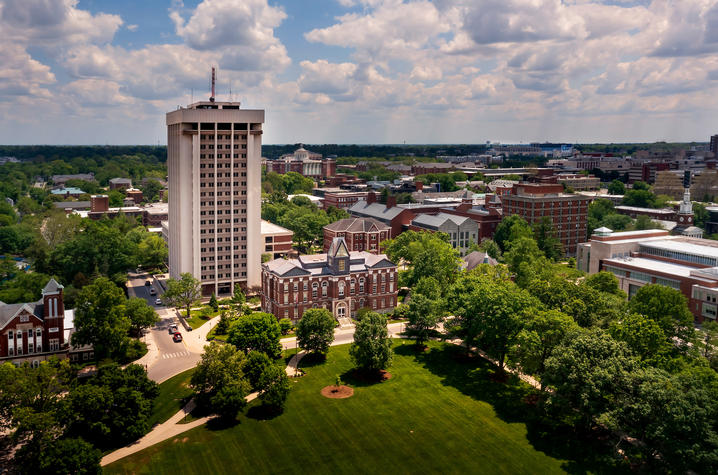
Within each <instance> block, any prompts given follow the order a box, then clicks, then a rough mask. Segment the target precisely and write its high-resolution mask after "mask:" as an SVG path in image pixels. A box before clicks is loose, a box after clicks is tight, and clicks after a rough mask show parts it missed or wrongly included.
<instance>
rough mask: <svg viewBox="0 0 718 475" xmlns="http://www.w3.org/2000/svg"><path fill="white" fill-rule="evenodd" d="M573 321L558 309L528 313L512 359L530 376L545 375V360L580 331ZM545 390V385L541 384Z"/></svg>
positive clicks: (512, 352)
mask: <svg viewBox="0 0 718 475" xmlns="http://www.w3.org/2000/svg"><path fill="white" fill-rule="evenodd" d="M577 327H578V326H577V325H576V323H575V322H574V321H573V319H572V318H571V317H570V316H569V315H566V314H565V313H562V312H559V311H558V310H541V311H538V312H535V313H532V314H529V315H528V316H527V318H526V321H525V324H524V327H523V329H522V330H521V331H520V332H519V334H518V336H517V338H516V344H515V345H514V346H513V348H512V350H511V356H512V360H514V361H516V363H517V364H518V365H519V366H520V367H521V369H522V370H523V371H524V372H526V373H529V374H535V375H538V376H541V375H543V373H544V370H545V369H546V359H548V357H549V356H551V354H552V353H553V351H554V349H555V348H556V347H557V346H558V345H559V344H560V343H561V342H562V341H563V339H564V338H565V337H566V335H567V334H568V333H569V332H571V331H573V330H575V329H577ZM541 386H542V389H543V382H542V383H541Z"/></svg>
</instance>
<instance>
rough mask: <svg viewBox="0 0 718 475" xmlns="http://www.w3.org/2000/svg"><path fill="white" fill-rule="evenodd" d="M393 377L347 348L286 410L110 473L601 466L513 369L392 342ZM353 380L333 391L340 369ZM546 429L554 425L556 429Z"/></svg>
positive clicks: (301, 383)
mask: <svg viewBox="0 0 718 475" xmlns="http://www.w3.org/2000/svg"><path fill="white" fill-rule="evenodd" d="M396 345H397V346H396V355H395V357H394V364H393V366H392V367H391V368H390V372H391V373H392V375H393V377H392V378H391V379H390V380H388V381H385V382H383V383H379V384H367V383H364V382H362V381H360V380H357V379H356V378H354V376H353V373H352V372H351V368H352V364H351V362H350V360H349V357H348V346H347V345H344V346H339V347H333V348H332V350H331V352H330V353H329V356H328V360H327V362H326V363H322V364H312V363H311V362H310V361H305V362H304V363H305V364H304V365H302V368H303V369H305V370H306V371H307V375H306V376H304V377H302V378H299V379H298V380H296V382H294V383H293V391H292V393H291V394H290V395H289V399H288V401H287V405H286V409H285V411H284V413H283V414H282V415H279V416H276V417H274V418H266V417H264V416H263V413H262V411H258V410H257V409H258V408H257V407H256V405H252V406H250V408H249V409H248V410H247V412H246V414H245V415H242V416H240V417H239V420H238V423H237V424H236V425H234V426H233V427H230V428H219V427H212V426H210V427H206V426H203V427H199V428H196V429H193V430H192V431H189V432H186V433H184V434H181V435H180V436H178V437H176V438H173V439H170V440H167V441H165V442H163V443H161V444H158V445H156V446H154V447H151V448H149V449H146V450H144V451H142V452H140V453H138V454H135V455H133V456H130V457H127V458H125V459H122V460H120V461H118V462H116V463H114V464H112V465H110V466H108V467H105V470H106V472H107V473H153V474H154V473H178V472H181V473H183V474H184V473H202V474H204V473H229V472H232V473H252V474H254V473H312V474H314V473H392V474H394V473H417V472H421V473H510V474H515V473H531V474H536V473H561V472H564V471H568V472H581V473H583V472H585V471H594V472H596V471H598V472H600V471H604V470H605V468H606V467H600V466H594V465H593V464H589V463H588V462H587V461H586V460H571V459H570V458H571V457H597V456H596V455H594V454H595V453H597V451H596V450H593V448H592V447H590V446H588V445H586V444H585V443H582V442H578V441H577V440H576V437H575V436H574V435H573V434H572V433H568V434H565V435H564V434H557V433H556V430H555V429H553V430H550V429H548V428H546V427H545V426H544V425H543V424H542V423H541V422H540V418H539V417H538V414H539V411H538V410H537V409H536V407H535V406H534V405H533V404H532V403H531V402H530V401H531V400H532V399H531V398H528V399H527V398H526V396H529V395H532V394H533V389H531V388H529V387H528V386H526V385H525V384H523V383H521V382H519V381H517V380H516V379H511V380H510V381H509V382H508V383H502V382H495V381H494V380H493V379H492V375H493V370H492V368H491V367H490V366H489V365H488V364H487V363H486V362H485V361H484V360H481V359H478V358H476V359H471V360H466V359H465V358H463V357H462V355H463V353H462V352H461V350H460V349H459V348H458V347H455V346H453V345H449V344H444V343H436V342H432V343H430V347H431V351H428V352H425V353H424V352H422V353H417V352H416V350H415V349H414V346H413V345H412V344H411V343H410V342H408V341H397V342H396ZM338 374H339V375H341V377H342V380H343V381H344V382H345V383H348V384H350V385H351V386H353V387H354V388H355V393H354V396H353V397H351V398H349V399H326V398H324V397H322V396H321V395H320V394H319V391H320V389H321V388H322V387H324V386H327V385H330V384H333V382H334V381H335V379H336V376H337V375H338ZM547 434H551V435H550V436H549V435H547Z"/></svg>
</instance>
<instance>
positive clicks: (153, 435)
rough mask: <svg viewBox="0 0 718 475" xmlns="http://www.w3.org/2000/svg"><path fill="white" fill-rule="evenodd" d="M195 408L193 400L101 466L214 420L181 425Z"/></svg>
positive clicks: (204, 419) (119, 450) (205, 419)
mask: <svg viewBox="0 0 718 475" xmlns="http://www.w3.org/2000/svg"><path fill="white" fill-rule="evenodd" d="M258 395H259V393H252V394H250V395H249V396H247V397H246V400H247V402H252V401H254V400H255V399H257V396H258ZM194 408H195V403H194V400H191V401H190V402H188V403H187V405H186V406H185V407H183V408H182V409H181V410H180V411H179V412H178V413H177V414H175V415H174V416H172V417H170V418H169V419H167V421H165V422H163V423H162V424H158V425H156V426H155V427H154V428H153V429H152V430H151V431H150V432H148V433H147V434H145V436H144V437H142V438H141V439H139V440H138V441H136V442H133V443H132V444H130V445H128V446H126V447H123V448H121V449H118V450H115V451H114V452H112V453H109V454H107V455H105V456H104V457H102V461H101V462H100V465H102V466H103V467H104V466H105V465H109V464H111V463H112V462H116V461H118V460H120V459H121V458H124V457H127V456H128V455H132V454H134V453H137V452H139V451H140V450H144V449H146V448H148V447H152V446H153V445H155V444H159V443H160V442H162V441H165V440H167V439H171V438H172V437H175V436H177V435H180V434H182V433H183V432H187V431H188V430H191V429H194V428H195V427H199V426H201V425H203V424H206V423H207V421H209V420H210V419H212V418H213V417H215V416H207V417H202V418H200V419H196V420H194V421H192V422H188V423H187V424H180V421H181V420H182V419H183V418H184V417H185V416H186V415H187V414H189V413H190V412H192V410H193V409H194Z"/></svg>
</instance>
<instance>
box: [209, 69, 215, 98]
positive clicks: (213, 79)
mask: <svg viewBox="0 0 718 475" xmlns="http://www.w3.org/2000/svg"><path fill="white" fill-rule="evenodd" d="M216 80H217V73H216V70H215V68H214V66H212V95H211V96H209V102H214V83H215V81H216Z"/></svg>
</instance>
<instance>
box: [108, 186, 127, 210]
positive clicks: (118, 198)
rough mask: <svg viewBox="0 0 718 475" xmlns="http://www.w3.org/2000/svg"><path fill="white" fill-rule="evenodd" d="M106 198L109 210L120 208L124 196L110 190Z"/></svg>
mask: <svg viewBox="0 0 718 475" xmlns="http://www.w3.org/2000/svg"><path fill="white" fill-rule="evenodd" d="M107 196H108V198H109V200H110V207H111V208H120V207H121V206H122V203H123V202H124V200H125V195H123V194H122V193H120V192H119V191H117V190H110V191H109V192H108V193H107Z"/></svg>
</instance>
